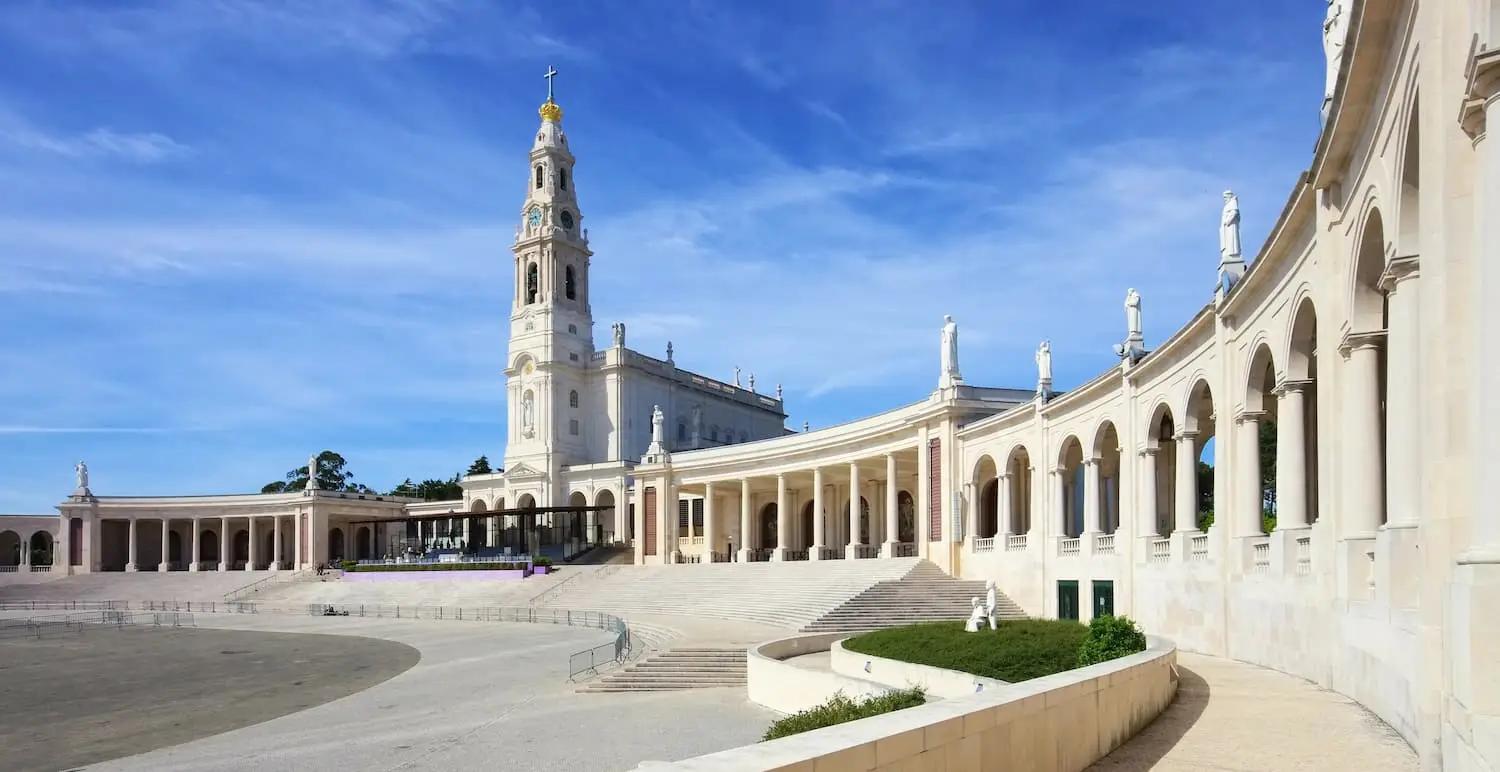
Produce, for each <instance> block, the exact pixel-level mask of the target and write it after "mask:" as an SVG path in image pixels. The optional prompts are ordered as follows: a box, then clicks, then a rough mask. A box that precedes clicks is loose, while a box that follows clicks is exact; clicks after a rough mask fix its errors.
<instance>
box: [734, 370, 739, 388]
mask: <svg viewBox="0 0 1500 772" xmlns="http://www.w3.org/2000/svg"><path fill="white" fill-rule="evenodd" d="M734 387H735V388H736V389H738V388H739V387H740V368H738V367H736V368H734Z"/></svg>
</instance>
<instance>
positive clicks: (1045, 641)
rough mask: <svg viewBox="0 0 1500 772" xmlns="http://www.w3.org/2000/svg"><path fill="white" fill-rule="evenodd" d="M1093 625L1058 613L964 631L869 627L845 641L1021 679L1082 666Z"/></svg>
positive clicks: (947, 626) (955, 625)
mask: <svg viewBox="0 0 1500 772" xmlns="http://www.w3.org/2000/svg"><path fill="white" fill-rule="evenodd" d="M1088 631H1089V629H1088V628H1087V627H1084V626H1083V625H1081V624H1079V623H1077V622H1069V621H1060V620H1053V619H1018V620H1013V621H1008V622H1001V623H1000V629H998V630H989V629H983V630H980V631H979V632H977V633H968V632H964V625H963V623H962V622H932V623H928V624H920V625H909V626H907V627H893V628H890V629H886V630H876V631H874V632H870V633H865V634H864V635H860V636H856V637H854V638H850V639H849V640H846V641H844V648H846V649H848V650H850V651H853V652H858V653H860V654H869V655H872V656H876V657H885V658H887V659H896V660H901V661H902V662H913V663H916V664H918V665H931V666H933V667H940V668H945V669H947V670H959V671H962V672H965V673H973V674H974V675H977V676H983V677H985V678H995V679H999V680H1001V681H1007V682H1010V683H1015V682H1018V681H1025V680H1028V679H1031V678H1040V677H1042V676H1046V675H1052V674H1053V673H1061V672H1062V671H1064V670H1072V669H1073V668H1075V667H1078V664H1079V662H1078V648H1079V646H1080V645H1081V644H1082V643H1083V640H1084V637H1085V636H1087V635H1088Z"/></svg>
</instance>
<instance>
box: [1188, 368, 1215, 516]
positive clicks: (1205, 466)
mask: <svg viewBox="0 0 1500 772" xmlns="http://www.w3.org/2000/svg"><path fill="white" fill-rule="evenodd" d="M1182 420H1183V429H1184V430H1185V431H1186V432H1188V433H1189V435H1190V436H1192V438H1193V439H1192V441H1193V451H1192V454H1191V455H1192V458H1193V462H1194V464H1195V465H1196V468H1195V469H1194V470H1193V471H1194V473H1193V483H1194V488H1195V490H1194V491H1193V495H1192V496H1190V497H1188V499H1190V500H1191V501H1193V502H1194V506H1195V512H1194V522H1195V523H1196V524H1197V528H1198V530H1200V531H1207V530H1208V529H1209V528H1210V527H1212V526H1213V523H1214V512H1215V511H1216V510H1217V509H1218V507H1217V505H1216V501H1215V499H1214V466H1213V441H1214V434H1215V428H1214V421H1215V413H1214V396H1213V392H1212V391H1211V390H1210V388H1209V385H1208V381H1198V382H1197V383H1195V384H1193V388H1192V389H1190V390H1189V391H1188V401H1187V410H1186V411H1185V412H1184V413H1183V417H1182Z"/></svg>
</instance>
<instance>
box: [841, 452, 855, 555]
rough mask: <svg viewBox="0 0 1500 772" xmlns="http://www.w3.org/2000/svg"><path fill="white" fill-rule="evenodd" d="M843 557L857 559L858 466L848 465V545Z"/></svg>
mask: <svg viewBox="0 0 1500 772" xmlns="http://www.w3.org/2000/svg"><path fill="white" fill-rule="evenodd" d="M844 553H845V554H844V557H845V558H847V559H849V560H853V559H855V558H857V557H859V464H858V463H857V462H854V463H850V464H849V544H848V546H846V547H845V548H844Z"/></svg>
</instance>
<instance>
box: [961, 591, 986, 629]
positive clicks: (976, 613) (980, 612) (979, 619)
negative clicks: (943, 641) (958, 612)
mask: <svg viewBox="0 0 1500 772" xmlns="http://www.w3.org/2000/svg"><path fill="white" fill-rule="evenodd" d="M970 600H971V601H972V602H973V604H974V607H973V608H972V609H971V610H970V611H969V619H968V621H966V622H964V632H966V633H977V632H979V628H980V627H982V626H983V625H984V606H981V605H979V596H978V595H975V596H974V597H973V598H971V599H970Z"/></svg>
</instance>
